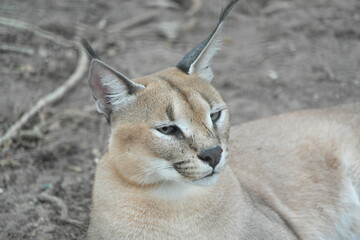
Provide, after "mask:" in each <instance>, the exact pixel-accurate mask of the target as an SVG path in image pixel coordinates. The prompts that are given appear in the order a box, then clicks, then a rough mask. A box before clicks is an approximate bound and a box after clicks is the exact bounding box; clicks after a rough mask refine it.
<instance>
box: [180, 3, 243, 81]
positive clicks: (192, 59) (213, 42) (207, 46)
mask: <svg viewBox="0 0 360 240" xmlns="http://www.w3.org/2000/svg"><path fill="white" fill-rule="evenodd" d="M236 2H238V0H231V1H230V2H229V3H228V4H227V5H226V7H225V8H223V9H222V11H221V14H220V18H219V21H218V23H217V25H216V28H215V29H214V31H213V32H212V33H211V34H210V35H209V36H208V37H207V38H206V39H205V40H203V41H202V42H201V43H199V44H198V45H197V46H195V47H194V48H193V49H192V50H191V51H190V52H188V53H187V54H186V55H185V56H184V57H183V59H181V61H180V62H179V63H178V64H177V65H176V67H177V68H178V69H180V70H181V71H183V72H185V73H187V74H193V73H197V74H199V76H200V77H202V78H203V79H204V80H206V81H208V82H210V81H211V80H212V78H213V73H212V70H211V68H210V62H211V60H212V58H213V57H214V55H215V54H216V52H217V51H218V50H219V49H220V43H221V41H220V32H221V28H222V25H223V23H224V20H225V18H226V16H227V15H228V13H229V12H230V10H231V9H232V8H233V6H234V4H235V3H236Z"/></svg>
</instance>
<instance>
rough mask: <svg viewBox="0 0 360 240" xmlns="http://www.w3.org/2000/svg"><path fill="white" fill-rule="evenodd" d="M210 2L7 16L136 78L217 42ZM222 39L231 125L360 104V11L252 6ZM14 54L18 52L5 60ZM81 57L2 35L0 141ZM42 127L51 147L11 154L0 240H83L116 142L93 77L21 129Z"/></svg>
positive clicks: (323, 0) (33, 1)
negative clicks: (87, 46) (79, 42)
mask: <svg viewBox="0 0 360 240" xmlns="http://www.w3.org/2000/svg"><path fill="white" fill-rule="evenodd" d="M202 2H203V5H202V7H201V8H200V9H199V10H198V11H196V12H195V13H194V14H193V16H189V15H191V14H189V8H190V7H191V1H170V0H169V1H165V0H164V1H140V0H132V1H130V0H108V1H97V0H76V1H74V0H61V1H47V0H28V1H21V0H2V1H1V4H0V17H6V18H11V19H17V20H21V21H24V22H26V23H30V24H33V25H34V26H37V27H39V28H41V29H45V30H48V31H51V32H53V33H55V34H57V35H59V36H62V37H63V38H66V39H74V38H76V37H79V36H82V37H85V38H87V39H88V40H89V41H90V42H92V43H93V45H94V47H95V48H96V50H97V52H98V53H99V55H100V56H101V57H102V58H103V59H104V60H105V61H106V62H108V63H110V64H111V65H113V66H115V67H116V68H117V69H119V70H120V71H122V72H123V73H125V74H127V75H128V76H130V77H137V76H142V75H145V74H149V73H152V72H155V71H158V70H161V69H163V68H166V67H169V66H174V65H175V64H176V63H177V62H178V61H179V60H180V59H181V58H182V56H183V55H184V54H185V53H186V52H187V51H188V50H189V49H191V48H192V47H193V46H194V45H195V44H197V43H198V42H200V41H201V40H202V39H204V38H205V37H206V36H207V35H208V34H209V33H210V31H211V30H212V28H213V27H214V25H215V23H216V21H217V17H218V14H219V11H220V8H221V7H222V6H223V5H224V4H225V1H223V0H206V1H205V0H203V1H202ZM152 13H154V16H155V17H154V18H152V19H150V20H147V21H145V22H142V23H140V24H138V25H135V26H131V27H129V28H127V29H125V30H123V31H122V32H120V33H118V32H117V33H108V31H109V29H111V26H114V25H115V24H118V23H122V22H124V21H125V22H126V21H127V20H129V19H132V18H135V19H137V18H139V17H141V16H145V15H147V14H152ZM186 13H188V14H186ZM178 27H180V29H181V31H180V32H177V31H175V30H176V29H178ZM223 36H224V43H223V49H222V50H221V52H220V53H219V54H218V55H217V56H216V58H215V59H214V61H213V69H214V73H215V79H214V85H215V86H216V87H217V89H218V90H219V91H220V93H221V94H222V96H223V97H224V99H225V100H226V101H227V103H228V105H229V107H230V109H231V113H232V123H233V124H238V123H242V122H245V121H250V120H253V119H257V118H262V117H266V116H271V115H275V114H279V113H283V112H288V111H293V110H296V109H304V108H318V107H326V106H335V105H340V104H345V103H350V102H355V101H358V100H359V99H360V68H359V67H360V41H359V40H360V2H359V1H357V0H303V1H300V0H299V1H275V0H252V1H250V0H249V1H242V2H240V3H239V4H238V6H236V9H235V10H234V11H233V12H232V13H231V14H230V16H229V18H228V21H227V23H226V26H225V28H224V31H223ZM9 45H11V46H15V47H16V49H15V50H6V49H5V48H6V47H8V46H9ZM20 48H21V49H22V50H21V49H20ZM19 49H20V50H19ZM24 49H25V50H24ZM77 58H78V56H77V52H76V50H75V48H72V47H63V46H61V45H59V44H56V43H54V42H52V41H50V40H47V39H44V38H43V37H41V36H38V35H36V34H34V33H33V32H31V31H29V30H21V29H18V28H14V27H6V26H3V25H2V24H0V63H1V64H0V72H1V77H0V93H1V94H0V135H3V134H4V133H5V132H6V130H7V129H8V128H9V127H10V126H11V125H12V124H13V123H14V122H15V121H16V120H18V119H19V118H20V117H21V115H22V114H23V113H24V112H26V111H27V110H28V109H29V108H30V107H31V106H32V105H34V103H35V102H36V101H37V100H38V99H39V98H41V97H42V96H44V95H46V94H47V93H49V92H51V91H52V90H54V89H56V88H57V87H58V86H59V85H60V84H62V83H63V82H64V81H65V80H66V79H67V78H68V77H69V75H70V74H71V73H72V72H73V71H74V69H75V67H76V62H77ZM36 126H41V128H40V130H41V133H42V136H41V137H34V136H26V135H25V134H24V131H22V133H23V134H20V135H19V136H18V137H16V138H15V139H13V141H12V142H11V143H9V144H7V147H6V148H4V147H3V148H2V149H1V153H0V239H84V238H85V233H86V228H87V225H88V222H89V211H90V210H89V209H90V206H91V187H92V183H93V177H94V169H95V166H96V163H95V160H96V159H97V158H99V157H100V155H101V153H102V152H103V151H105V150H106V144H107V143H106V139H107V136H108V134H109V130H108V127H107V124H106V121H105V119H103V118H102V117H101V116H100V115H98V114H97V113H96V111H95V108H94V106H93V101H92V98H91V94H90V91H89V89H88V86H87V82H86V77H85V76H84V77H83V79H82V80H81V82H80V83H79V84H78V85H77V86H76V87H75V88H74V89H73V90H72V91H70V92H69V93H68V94H67V95H66V96H65V98H63V99H62V100H60V101H58V102H57V103H56V104H54V105H51V106H48V107H46V108H44V109H43V110H41V111H40V113H39V114H37V115H36V116H35V117H34V118H32V119H31V120H30V121H29V122H28V123H27V124H26V126H25V127H24V128H23V130H31V129H33V128H34V127H36ZM44 192H45V193H47V194H49V195H52V196H56V197H57V198H59V199H61V200H62V201H63V202H64V203H65V204H66V206H67V208H68V210H69V217H70V218H72V219H76V220H78V221H80V223H81V224H80V225H77V224H72V223H68V222H66V221H62V220H61V219H60V210H59V208H57V207H56V206H54V205H53V204H51V203H49V202H48V201H42V200H40V198H39V196H40V194H42V193H44Z"/></svg>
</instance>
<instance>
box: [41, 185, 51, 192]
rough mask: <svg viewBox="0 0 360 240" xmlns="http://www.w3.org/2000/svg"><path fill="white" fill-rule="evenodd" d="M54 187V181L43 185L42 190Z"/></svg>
mask: <svg viewBox="0 0 360 240" xmlns="http://www.w3.org/2000/svg"><path fill="white" fill-rule="evenodd" d="M52 187H53V184H52V183H44V184H42V185H41V191H45V190H48V189H49V188H52Z"/></svg>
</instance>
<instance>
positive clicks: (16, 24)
mask: <svg viewBox="0 0 360 240" xmlns="http://www.w3.org/2000/svg"><path fill="white" fill-rule="evenodd" d="M0 25H4V26H7V27H13V28H17V29H22V30H26V31H31V32H33V33H35V34H37V35H39V36H40V37H43V38H46V39H48V40H51V41H54V42H55V43H57V44H59V45H61V46H65V47H71V46H73V45H74V41H71V40H67V39H65V38H63V37H60V36H58V35H56V34H54V33H52V32H49V31H46V30H44V29H41V28H39V27H37V26H34V25H31V24H29V23H26V22H22V21H19V20H15V19H11V18H6V17H0Z"/></svg>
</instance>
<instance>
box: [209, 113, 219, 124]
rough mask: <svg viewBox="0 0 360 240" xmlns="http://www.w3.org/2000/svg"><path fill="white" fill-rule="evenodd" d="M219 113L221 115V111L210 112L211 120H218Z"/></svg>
mask: <svg viewBox="0 0 360 240" xmlns="http://www.w3.org/2000/svg"><path fill="white" fill-rule="evenodd" d="M220 115H221V111H218V112H214V113H212V114H210V117H211V120H212V121H213V122H216V121H217V120H219V118H220Z"/></svg>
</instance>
